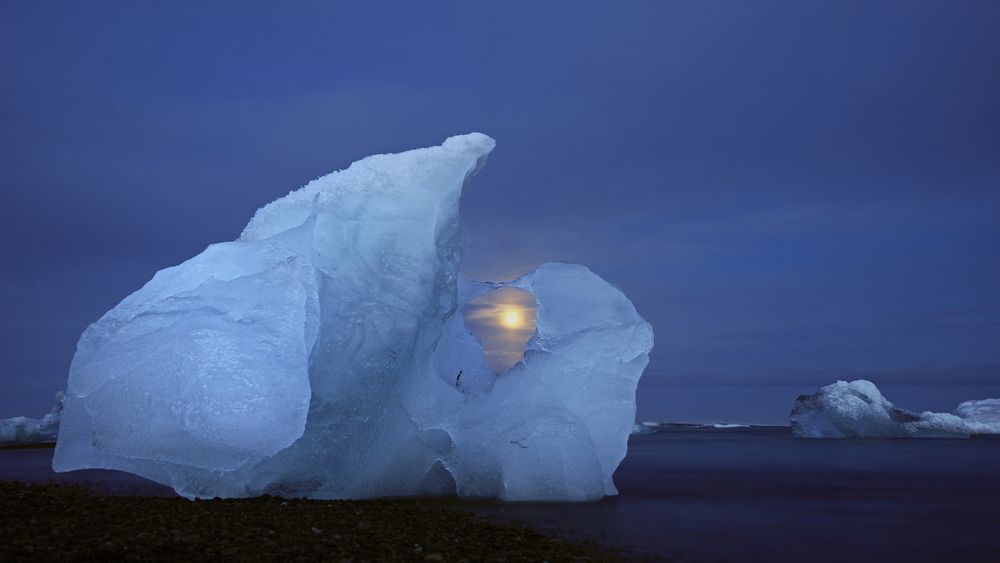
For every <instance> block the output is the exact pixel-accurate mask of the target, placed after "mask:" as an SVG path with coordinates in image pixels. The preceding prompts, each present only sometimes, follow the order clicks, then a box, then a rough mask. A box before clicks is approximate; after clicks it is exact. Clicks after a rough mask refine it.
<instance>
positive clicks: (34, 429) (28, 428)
mask: <svg viewBox="0 0 1000 563" xmlns="http://www.w3.org/2000/svg"><path fill="white" fill-rule="evenodd" d="M62 409H63V392H62V391H60V392H58V393H56V402H55V405H53V407H52V410H50V411H49V412H48V413H46V414H45V416H43V417H42V418H28V417H26V416H15V417H13V418H5V419H0V446H9V445H26V444H44V443H48V442H54V441H55V440H56V435H58V434H59V419H60V417H61V416H62Z"/></svg>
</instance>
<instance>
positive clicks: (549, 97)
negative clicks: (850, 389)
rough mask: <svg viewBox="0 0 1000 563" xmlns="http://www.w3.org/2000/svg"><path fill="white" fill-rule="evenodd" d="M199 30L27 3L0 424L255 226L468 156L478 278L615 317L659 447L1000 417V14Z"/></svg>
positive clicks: (653, 10)
mask: <svg viewBox="0 0 1000 563" xmlns="http://www.w3.org/2000/svg"><path fill="white" fill-rule="evenodd" d="M205 4H209V3H201V2H181V3H169V4H168V3H157V4H153V3H133V2H123V3H120V4H116V3H113V2H101V3H67V4H65V5H59V4H58V3H55V2H45V3H41V2H27V1H24V2H4V3H0V73H2V80H3V88H2V89H0V189H2V190H3V200H2V201H3V203H2V206H0V209H2V221H0V263H2V264H3V266H2V269H0V366H2V368H0V369H2V371H0V382H2V389H3V391H2V393H0V416H10V415H14V414H34V415H38V414H41V413H42V412H43V411H44V410H46V409H47V408H48V406H49V403H50V401H51V395H52V393H53V392H55V391H56V390H57V389H61V388H62V387H63V386H64V384H65V377H66V372H67V368H68V365H69V361H70V359H71V357H72V354H73V351H74V348H75V343H76V339H77V337H78V336H79V333H80V332H81V331H82V330H83V329H84V328H85V327H86V325H87V324H88V323H90V322H92V321H94V320H96V319H97V318H98V317H99V316H100V315H101V314H102V313H103V312H104V311H106V310H107V309H109V308H110V307H112V306H113V305H114V304H115V303H117V302H118V301H119V300H120V299H122V298H123V297H125V296H126V295H127V294H128V293H130V292H131V291H133V290H134V289H136V288H138V287H139V286H140V285H142V284H143V283H145V281H147V280H148V279H149V278H150V277H151V276H152V274H153V273H154V272H155V271H156V270H158V269H160V268H163V267H166V266H170V265H173V264H176V263H178V262H180V261H182V260H184V259H186V258H188V257H190V256H192V255H194V254H196V253H197V252H199V251H201V250H202V249H203V248H204V247H205V246H206V245H207V244H209V243H211V242H215V241H221V240H231V239H233V238H235V237H236V236H238V234H239V232H240V230H241V228H242V227H243V225H244V224H245V223H246V221H247V220H248V219H249V217H250V216H251V215H252V213H253V211H254V210H255V209H256V208H257V207H259V206H260V205H262V204H264V203H266V202H268V201H270V200H272V199H274V198H276V197H278V196H280V195H283V194H284V193H286V192H287V191H288V190H289V189H292V188H295V187H298V186H300V185H302V184H304V183H305V182H307V181H308V180H310V179H312V178H314V177H317V176H320V175H322V174H325V173H327V172H329V171H332V170H334V169H338V168H342V167H344V166H346V165H347V164H349V163H350V162H351V161H353V160H356V159H357V158H360V157H363V156H365V155H367V154H370V153H376V152H392V151H398V150H404V149H408V148H414V147H419V146H427V145H431V144H438V143H440V142H441V141H442V140H443V139H444V138H445V137H447V136H449V135H452V134H456V133H465V132H469V131H482V132H484V133H487V134H489V135H491V136H493V137H494V138H495V139H496V140H497V142H498V146H497V149H496V151H495V152H494V154H493V156H492V157H491V160H490V164H489V165H488V166H487V168H486V169H485V170H484V172H483V173H482V174H481V175H480V176H479V177H478V178H477V180H476V181H475V183H474V184H473V186H472V188H471V189H470V190H469V192H467V194H466V197H465V200H464V202H463V207H464V209H463V213H464V214H463V219H464V222H465V228H466V233H467V241H468V248H467V256H468V259H467V265H466V271H467V273H468V274H469V275H472V276H475V277H480V278H507V277H511V276H514V275H516V274H520V273H523V272H525V271H528V270H529V269H531V268H532V267H534V266H535V265H537V264H539V263H541V262H543V261H548V260H566V261H575V262H581V263H584V264H587V265H589V266H590V267H591V268H592V269H594V270H595V271H596V272H598V273H599V274H601V275H602V276H603V277H605V278H607V279H608V280H610V281H612V282H613V283H615V284H616V285H618V286H619V287H621V288H622V289H623V290H624V291H625V292H626V294H627V295H628V296H629V297H630V298H631V299H632V300H633V302H634V303H635V304H636V306H637V308H638V309H639V311H640V312H641V313H642V314H643V315H644V316H645V317H646V318H647V319H648V320H649V321H650V322H651V323H652V324H653V326H654V328H655V331H656V339H657V344H656V349H655V351H654V355H653V359H652V362H651V364H650V368H649V370H648V371H647V373H646V375H645V377H644V380H643V383H642V384H641V386H640V399H639V401H640V417H642V418H646V419H670V420H682V419H683V420H737V419H746V420H752V421H770V422H779V421H782V420H784V417H785V415H786V414H787V411H788V409H789V408H790V406H791V403H792V401H793V399H794V396H795V394H796V393H799V392H803V391H809V390H811V389H814V388H815V387H817V386H819V385H821V384H824V383H827V382H830V381H833V380H835V379H837V378H856V377H866V378H869V379H872V380H873V381H875V382H876V383H878V384H880V385H881V386H883V387H885V388H886V389H884V390H886V391H887V395H889V397H890V399H895V400H896V402H897V403H900V404H902V405H903V406H909V407H912V408H918V409H921V408H935V409H943V410H947V409H950V408H951V407H953V406H954V403H955V402H957V401H958V400H960V399H967V398H982V397H985V396H990V395H992V396H1000V296H998V295H997V290H998V289H1000V250H998V248H1000V220H998V217H1000V33H998V31H997V30H1000V3H996V2H992V1H983V2H972V1H956V2H918V1H915V0H899V1H897V2H876V1H865V2H861V1H856V2H855V1H829V2H801V1H787V2H764V1H759V2H742V1H733V2H704V1H691V2H663V1H656V2H605V3H583V2H553V3H544V2H504V3H497V4H496V5H485V3H469V2H464V3H463V2H420V3H413V4H412V5H404V3H396V2H391V3H385V4H380V3H376V2H358V3H354V4H353V5H348V4H340V3H333V2H323V3H317V4H308V3H294V4H293V5H291V6H281V5H271V6H252V5H251V4H249V3H245V2H239V3H232V4H230V5H228V6H223V5H221V3H210V4H211V5H205ZM893 388H898V389H897V393H898V394H896V395H893V394H892V393H891V392H889V391H891V390H892V389H893Z"/></svg>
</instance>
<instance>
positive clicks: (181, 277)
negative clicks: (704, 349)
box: [53, 133, 653, 501]
mask: <svg viewBox="0 0 1000 563" xmlns="http://www.w3.org/2000/svg"><path fill="white" fill-rule="evenodd" d="M493 147H494V141H493V139H491V138H489V137H487V136H486V135H482V134H478V133H473V134H470V135H463V136H458V137H452V138H449V139H448V140H446V141H445V142H444V144H442V145H441V146H437V147H431V148H426V149H418V150H413V151H408V152H405V153H400V154H388V155H375V156H370V157H368V158H365V159H363V160H360V161H358V162H356V163H354V164H352V165H351V166H350V167H349V168H347V169H346V170H342V171H340V172H334V173H332V174H329V175H327V176H324V177H322V178H319V179H317V180H315V181H313V182H311V183H309V184H308V185H306V186H305V187H303V188H301V189H298V190H295V191H293V192H291V193H289V194H288V195H287V196H285V197H282V198H280V199H278V200H276V201H274V202H272V203H270V204H268V205H266V206H264V207H262V208H261V209H259V210H258V211H257V213H256V214H255V215H254V217H253V218H252V219H251V221H250V222H249V224H247V226H246V228H245V229H244V230H243V233H242V235H241V236H240V238H239V239H238V240H236V241H233V242H224V243H219V244H213V245H211V246H209V247H208V248H207V249H206V250H205V251H204V252H202V253H201V254H199V255H197V256H195V257H194V258H191V259H190V260H188V261H187V262H184V263H182V264H180V265H178V266H175V267H172V268H167V269H165V270H162V271H160V272H158V273H157V274H156V275H155V276H154V277H153V279H152V280H150V281H149V282H148V283H147V284H146V285H145V286H143V287H142V288H141V289H139V290H138V291H136V292H135V293H133V294H132V295H130V296H128V297H127V298H125V300H123V301H122V302H121V303H120V304H118V305H117V306H116V307H115V308H114V309H112V310H111V311H108V312H107V313H106V314H105V315H104V316H103V317H102V318H101V319H100V320H98V321H97V322H96V323H94V324H93V325H91V326H90V327H89V328H88V329H87V330H86V331H85V332H84V333H83V335H82V336H81V337H80V341H79V344H78V346H77V353H76V355H75V357H74V358H73V362H72V365H71V368H70V375H69V384H68V389H67V394H66V405H65V412H64V416H63V423H62V425H61V428H60V430H59V440H58V443H57V446H56V452H55V457H54V459H53V467H54V469H55V470H56V471H71V470H74V469H84V468H108V469H119V470H123V471H128V472H132V473H135V474H138V475H141V476H144V477H146V478H149V479H152V480H154V481H157V482H160V483H163V484H166V485H169V486H171V487H173V488H174V489H175V490H176V491H177V492H178V493H180V494H181V495H184V496H186V497H241V496H253V495H260V494H265V493H267V494H272V495H281V496H288V497H314V498H365V497H378V496H399V495H458V496H462V497H488V498H497V499H502V500H571V501H585V500H596V499H599V498H601V497H603V496H605V495H611V494H616V492H617V491H616V489H615V486H614V482H613V479H612V476H613V474H614V472H615V469H616V468H617V467H618V465H619V463H620V462H621V461H622V459H623V458H624V457H625V454H626V449H627V445H628V437H629V432H630V431H631V429H632V427H633V424H634V421H635V390H636V384H637V383H638V381H639V377H640V376H641V375H642V372H643V370H644V368H645V366H646V364H647V362H648V353H649V351H650V349H651V348H652V345H653V332H652V328H651V327H650V325H649V323H647V322H646V321H644V320H643V319H642V317H640V316H639V315H638V314H637V313H636V311H635V308H634V307H633V306H632V303H631V302H629V300H628V299H627V298H626V297H625V295H624V294H623V293H622V292H621V291H619V290H618V289H617V288H615V287H614V286H612V285H610V284H608V283H607V282H605V281H604V280H602V279H601V278H600V277H598V276H597V275H596V274H594V273H593V272H591V271H590V270H589V269H587V268H586V267H583V266H578V265H572V264H562V263H555V264H545V265H542V266H541V267H539V268H538V269H537V270H535V271H534V272H531V273H529V274H526V275H524V276H522V277H520V278H518V279H516V280H512V281H506V282H477V281H472V280H467V279H464V278H462V277H461V276H460V275H459V273H458V272H459V266H460V264H461V260H462V253H463V251H462V237H461V228H460V223H459V216H458V210H459V198H460V196H461V193H462V190H463V188H464V187H465V186H466V185H467V184H468V182H469V180H470V179H471V178H472V177H473V176H474V175H475V174H476V173H477V172H478V171H479V170H480V169H481V168H482V166H483V165H484V164H485V161H486V157H487V155H488V154H489V153H490V151H492V150H493ZM503 287H514V288H519V289H522V290H525V291H528V292H530V293H532V294H533V295H534V298H535V301H536V303H537V320H536V332H535V334H534V335H533V336H532V337H531V339H530V341H529V342H528V344H527V347H526V350H525V353H524V359H523V360H522V361H521V362H519V363H518V364H516V365H515V366H514V367H512V368H511V369H510V370H509V371H508V372H506V373H505V374H504V375H502V376H498V375H497V374H496V373H494V372H493V371H491V370H490V369H489V368H488V367H487V365H486V362H485V358H484V356H483V350H482V346H481V345H480V343H479V341H478V340H477V339H476V338H475V337H474V336H473V335H472V334H470V333H469V331H468V330H466V327H465V325H464V323H463V320H462V315H461V313H460V310H461V307H462V306H463V305H464V304H465V303H467V302H469V300H471V299H473V298H475V297H476V296H479V295H482V294H484V293H486V292H489V291H492V290H495V289H499V288H503Z"/></svg>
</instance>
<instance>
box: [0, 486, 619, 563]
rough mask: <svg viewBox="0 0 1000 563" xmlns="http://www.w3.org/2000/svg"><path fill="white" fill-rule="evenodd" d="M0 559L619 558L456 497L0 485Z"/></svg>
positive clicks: (516, 559) (617, 559)
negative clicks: (354, 497) (146, 493)
mask: <svg viewBox="0 0 1000 563" xmlns="http://www.w3.org/2000/svg"><path fill="white" fill-rule="evenodd" d="M0 499H2V501H0V530H2V533H0V561H121V560H133V561H135V560H142V561H149V560H156V561H167V560H169V561H175V560H180V561H223V560H230V561H463V560H464V561H543V560H547V561H619V560H622V559H625V558H626V557H625V556H624V555H623V554H620V553H615V552H612V551H609V550H607V549H604V548H602V547H600V546H598V545H596V544H593V543H587V542H579V541H571V540H567V539H564V538H560V537H557V536H552V535H543V534H541V533H538V532H536V531H534V530H532V529H530V528H527V527H524V526H520V525H517V524H512V523H505V522H500V521H491V520H488V519H486V518H484V517H482V516H477V515H475V514H472V513H470V512H469V511H467V510H463V509H461V508H458V507H456V506H455V502H454V501H444V500H442V501H437V500H416V499H406V500H365V501H320V500H293V499H288V500H286V499H281V498H277V497H258V498H251V499H231V500H222V499H216V500H208V501H188V500H184V499H180V498H152V497H137V496H119V495H110V496H104V495H103V494H101V493H100V492H98V491H95V490H92V489H86V488H83V487H79V486H75V485H56V484H48V485H38V484H21V483H0Z"/></svg>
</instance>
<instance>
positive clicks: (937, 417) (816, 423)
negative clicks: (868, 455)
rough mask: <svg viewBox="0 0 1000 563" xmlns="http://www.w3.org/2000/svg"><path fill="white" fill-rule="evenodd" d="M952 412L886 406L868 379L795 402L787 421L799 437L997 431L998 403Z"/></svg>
mask: <svg viewBox="0 0 1000 563" xmlns="http://www.w3.org/2000/svg"><path fill="white" fill-rule="evenodd" d="M955 412H956V414H949V413H935V412H923V413H919V414H918V413H915V412H910V411H908V410H904V409H901V408H899V407H896V406H895V405H893V404H892V403H890V402H889V401H888V400H887V399H886V398H885V397H883V396H882V393H880V392H879V390H878V389H877V388H876V387H875V385H874V384H873V383H872V382H870V381H865V380H863V379H859V380H856V381H851V382H846V381H838V382H836V383H833V384H830V385H827V386H825V387H822V388H820V390H819V391H818V392H816V393H815V394H813V395H802V396H801V397H799V398H798V399H797V400H796V401H795V406H794V407H793V408H792V413H791V415H790V422H791V425H792V433H793V434H794V435H796V436H798V437H801V438H965V437H968V436H969V435H971V434H998V433H1000V400H997V399H985V400H982V401H966V402H964V403H962V404H961V405H959V406H958V408H957V409H956V411H955Z"/></svg>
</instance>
